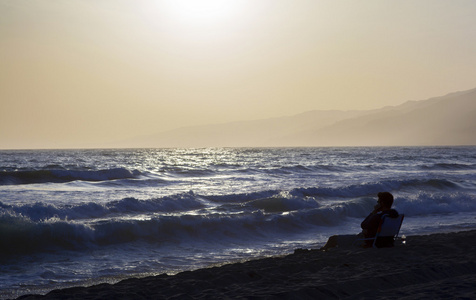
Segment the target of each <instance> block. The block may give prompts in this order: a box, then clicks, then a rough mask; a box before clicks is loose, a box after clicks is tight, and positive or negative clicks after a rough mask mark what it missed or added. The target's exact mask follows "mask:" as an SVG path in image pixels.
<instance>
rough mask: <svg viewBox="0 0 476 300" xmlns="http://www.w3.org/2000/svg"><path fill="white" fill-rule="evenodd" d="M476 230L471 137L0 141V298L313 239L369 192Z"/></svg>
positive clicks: (423, 225)
mask: <svg viewBox="0 0 476 300" xmlns="http://www.w3.org/2000/svg"><path fill="white" fill-rule="evenodd" d="M381 191H389V192H391V193H392V194H393V195H394V196H395V203H394V208H395V209H397V210H398V211H399V212H400V213H404V214H405V220H404V223H403V226H402V229H401V232H400V233H401V234H404V235H414V234H429V233H435V232H452V231H461V230H469V229H475V228H476V147H469V146H468V147H369V148H367V147H355V148H346V147H341V148H202V149H114V150H111V149H103V150H3V151H0V298H2V299H5V298H14V297H17V296H20V295H23V294H29V293H46V292H48V291H50V290H52V289H55V288H63V287H70V286H78V285H83V286H88V285H93V284H98V283H104V282H107V283H115V282H117V281H119V280H122V279H125V278H130V277H143V276H149V275H158V274H162V273H167V274H175V273H177V272H180V271H185V270H192V269H197V268H202V267H207V266H213V265H220V264H224V263H231V262H238V261H244V260H250V259H255V258H261V257H267V256H273V255H284V254H289V253H292V252H293V251H294V249H297V248H309V249H311V248H319V247H321V246H323V245H324V243H325V242H326V240H327V238H328V236H330V235H334V234H350V233H359V232H360V222H361V221H362V220H363V219H364V218H365V216H366V215H367V214H368V213H369V212H370V211H371V210H372V208H373V206H374V205H375V204H376V200H377V193H378V192H381Z"/></svg>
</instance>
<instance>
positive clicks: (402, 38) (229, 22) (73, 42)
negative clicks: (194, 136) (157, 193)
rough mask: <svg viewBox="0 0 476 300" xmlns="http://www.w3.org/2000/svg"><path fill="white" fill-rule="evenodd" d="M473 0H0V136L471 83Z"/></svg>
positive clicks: (53, 142)
mask: <svg viewBox="0 0 476 300" xmlns="http://www.w3.org/2000/svg"><path fill="white" fill-rule="evenodd" d="M475 16H476V1H473V0H468V1H461V0H451V1H448V0H444V1H441V0H426V1H419V0H408V1H407V0H395V1H384V0H375V1H364V0H363V1H355V0H348V1H339V0H329V1H320V0H307V1H306V0H287V1H283V0H248V1H246V0H203V1H201V0H169V1H160V0H0V148H31V147H47V148H57V147H92V146H102V145H103V144H102V142H108V141H111V140H117V139H122V138H127V137H131V136H135V135H147V134H153V133H156V132H159V131H163V130H167V129H172V128H177V127H182V126H188V125H196V124H207V123H217V122H227V121H235V120H250V119H260V118H269V117H276V116H283V115H292V114H297V113H301V112H304V111H309V110H315V109H319V110H327V109H340V110H353V109H372V108H381V107H383V106H386V105H398V104H401V103H403V102H405V101H408V100H422V99H426V98H429V97H433V96H440V95H444V94H447V93H449V92H454V91H459V90H467V89H471V88H474V87H476V55H475V54H476V17H475Z"/></svg>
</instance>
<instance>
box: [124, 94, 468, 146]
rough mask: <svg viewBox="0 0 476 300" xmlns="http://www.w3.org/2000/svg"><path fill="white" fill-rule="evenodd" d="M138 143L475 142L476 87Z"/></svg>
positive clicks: (180, 131)
mask: <svg viewBox="0 0 476 300" xmlns="http://www.w3.org/2000/svg"><path fill="white" fill-rule="evenodd" d="M127 144H129V145H130V144H133V145H135V146H136V147H211V146H217V147H223V146H229V147H234V146H244V147H248V146H249V147H253V146H255V147H273V146H393V145H476V89H473V90H469V91H464V92H457V93H452V94H449V95H446V96H442V97H436V98H431V99H428V100H423V101H409V102H406V103H404V104H402V105H400V106H395V107H385V108H382V109H378V110H370V111H310V112H306V113H302V114H299V115H295V116H289V117H281V118H273V119H266V120H256V121H247V122H233V123H226V124H212V125H207V126H197V127H187V128H180V129H176V130H172V131H168V132H163V133H159V134H157V135H154V136H148V137H142V138H136V139H133V140H129V141H127Z"/></svg>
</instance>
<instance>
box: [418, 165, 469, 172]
mask: <svg viewBox="0 0 476 300" xmlns="http://www.w3.org/2000/svg"><path fill="white" fill-rule="evenodd" d="M475 166H476V165H475V164H462V163H435V164H431V165H422V166H421V168H422V169H423V170H446V171H450V170H474V169H475Z"/></svg>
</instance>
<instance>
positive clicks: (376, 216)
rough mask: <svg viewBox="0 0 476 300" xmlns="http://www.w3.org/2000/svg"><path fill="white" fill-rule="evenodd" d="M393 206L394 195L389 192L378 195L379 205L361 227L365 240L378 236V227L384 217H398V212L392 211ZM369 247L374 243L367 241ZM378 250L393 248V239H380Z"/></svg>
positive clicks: (377, 243) (377, 244)
mask: <svg viewBox="0 0 476 300" xmlns="http://www.w3.org/2000/svg"><path fill="white" fill-rule="evenodd" d="M392 204H393V195H392V194H390V193H389V192H381V193H378V201H377V205H375V206H374V210H373V211H372V212H371V213H370V214H369V215H368V216H367V218H365V220H364V221H362V224H360V227H361V228H362V233H363V235H364V238H372V237H374V236H375V234H377V230H378V226H379V224H380V221H381V220H382V216H384V215H388V216H389V217H390V218H396V217H398V212H397V211H396V210H395V209H392ZM365 242H366V246H367V247H371V246H372V243H373V241H372V240H369V241H365ZM376 246H377V247H378V248H381V247H392V246H393V237H386V238H385V237H382V238H378V240H377V242H376Z"/></svg>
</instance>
